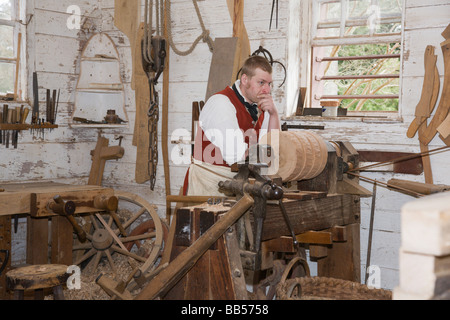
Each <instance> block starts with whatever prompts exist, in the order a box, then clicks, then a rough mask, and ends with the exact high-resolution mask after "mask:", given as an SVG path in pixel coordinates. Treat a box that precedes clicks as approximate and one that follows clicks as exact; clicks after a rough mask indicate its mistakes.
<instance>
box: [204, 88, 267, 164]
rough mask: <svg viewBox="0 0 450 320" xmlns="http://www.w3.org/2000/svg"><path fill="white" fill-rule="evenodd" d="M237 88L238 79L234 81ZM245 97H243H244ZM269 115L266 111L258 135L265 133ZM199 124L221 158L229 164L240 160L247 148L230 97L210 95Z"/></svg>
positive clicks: (242, 158)
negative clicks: (217, 149)
mask: <svg viewBox="0 0 450 320" xmlns="http://www.w3.org/2000/svg"><path fill="white" fill-rule="evenodd" d="M235 85H236V88H237V90H238V91H239V93H240V94H241V95H242V93H241V90H240V88H239V85H240V80H237V81H236V82H235ZM244 99H245V97H244ZM269 118H270V115H269V113H268V112H267V111H266V112H265V113H264V120H263V123H262V126H261V130H260V134H259V136H260V137H262V136H263V135H264V134H265V133H267V130H268V127H269ZM199 125H200V127H201V128H202V129H203V132H204V133H205V135H206V137H207V138H208V140H209V141H211V143H213V144H214V145H215V146H216V147H218V148H219V149H220V151H221V153H222V158H223V160H224V161H225V162H226V163H228V164H229V165H231V164H233V163H236V162H239V161H242V160H244V158H245V152H246V150H247V148H248V146H247V144H246V143H245V141H244V134H243V132H242V130H241V129H240V128H239V123H238V120H237V116H236V108H235V107H234V105H233V104H232V103H231V101H230V99H228V97H227V96H225V95H223V94H215V95H213V96H211V97H210V98H209V99H208V101H207V102H206V104H205V105H204V106H203V109H202V112H200V117H199Z"/></svg>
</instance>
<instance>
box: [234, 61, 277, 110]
mask: <svg viewBox="0 0 450 320" xmlns="http://www.w3.org/2000/svg"><path fill="white" fill-rule="evenodd" d="M271 88H272V66H271V65H270V63H269V61H267V59H266V58H264V57H262V56H251V57H250V58H248V59H247V60H246V61H245V62H244V65H243V66H242V75H241V86H240V89H241V92H242V95H243V96H244V97H245V98H246V99H247V100H248V101H249V102H252V103H258V102H259V100H260V99H261V96H263V95H268V94H270V91H271Z"/></svg>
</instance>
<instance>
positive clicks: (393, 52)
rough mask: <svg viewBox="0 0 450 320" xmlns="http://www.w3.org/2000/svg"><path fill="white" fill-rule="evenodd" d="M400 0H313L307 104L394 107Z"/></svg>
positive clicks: (374, 108) (352, 108) (376, 108)
mask: <svg viewBox="0 0 450 320" xmlns="http://www.w3.org/2000/svg"><path fill="white" fill-rule="evenodd" d="M402 2H403V1H402V0H314V1H313V2H312V3H313V7H312V22H313V23H312V28H313V29H312V31H311V37H312V39H311V50H312V52H311V57H312V61H311V71H312V72H311V96H310V97H311V106H312V107H320V105H321V101H322V100H337V101H339V103H340V106H341V107H343V108H346V109H347V110H348V111H359V112H366V111H367V112H368V111H385V112H388V111H394V112H396V111H398V106H399V102H398V101H399V92H400V81H399V80H400V52H401V40H402V12H403V4H402Z"/></svg>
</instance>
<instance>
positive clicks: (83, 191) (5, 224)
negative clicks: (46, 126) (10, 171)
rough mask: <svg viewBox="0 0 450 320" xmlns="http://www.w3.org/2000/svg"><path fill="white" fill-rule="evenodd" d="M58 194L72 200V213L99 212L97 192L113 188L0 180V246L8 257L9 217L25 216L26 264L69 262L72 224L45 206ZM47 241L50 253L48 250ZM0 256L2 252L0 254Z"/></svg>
mask: <svg viewBox="0 0 450 320" xmlns="http://www.w3.org/2000/svg"><path fill="white" fill-rule="evenodd" d="M56 195H59V196H61V197H62V199H63V200H65V201H73V202H74V203H75V205H76V209H75V214H82V213H90V212H99V211H102V210H101V209H98V208H95V206H94V198H95V197H97V196H108V197H109V196H113V195H114V190H113V189H110V188H104V187H101V186H95V185H69V184H62V183H57V182H33V183H7V184H1V183H0V250H8V251H9V253H10V254H9V256H10V257H11V232H12V231H11V218H12V216H25V217H26V218H27V247H26V250H27V251H26V263H27V264H47V263H56V264H66V265H71V264H72V244H73V227H72V225H71V224H70V222H69V221H68V219H67V218H66V217H64V216H61V215H58V214H56V213H54V212H52V211H51V210H50V209H48V203H49V202H51V201H53V198H54V197H55V196H56ZM49 243H50V247H51V250H50V254H49ZM0 258H1V259H4V256H3V255H2V256H1V257H0ZM10 260H11V259H9V261H8V264H7V267H6V269H5V270H4V272H3V273H2V274H1V275H0V299H2V298H4V297H5V296H6V289H5V279H4V278H5V276H4V275H5V273H6V272H7V271H8V270H9V269H10V268H11V262H10Z"/></svg>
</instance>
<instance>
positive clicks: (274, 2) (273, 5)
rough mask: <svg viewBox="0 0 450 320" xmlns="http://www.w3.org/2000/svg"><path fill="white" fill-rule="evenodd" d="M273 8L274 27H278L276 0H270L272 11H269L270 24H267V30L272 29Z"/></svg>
mask: <svg viewBox="0 0 450 320" xmlns="http://www.w3.org/2000/svg"><path fill="white" fill-rule="evenodd" d="M274 10H275V12H276V13H275V23H276V27H277V28H278V0H272V11H271V12H270V24H269V31H270V29H272V20H273V12H274Z"/></svg>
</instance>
